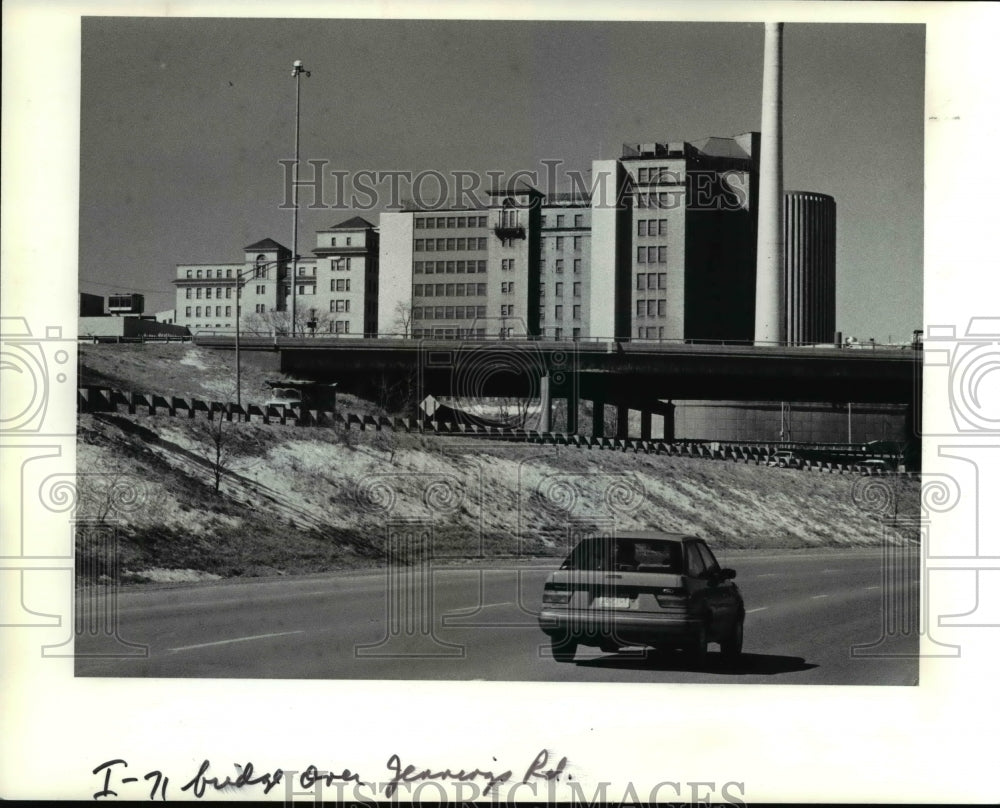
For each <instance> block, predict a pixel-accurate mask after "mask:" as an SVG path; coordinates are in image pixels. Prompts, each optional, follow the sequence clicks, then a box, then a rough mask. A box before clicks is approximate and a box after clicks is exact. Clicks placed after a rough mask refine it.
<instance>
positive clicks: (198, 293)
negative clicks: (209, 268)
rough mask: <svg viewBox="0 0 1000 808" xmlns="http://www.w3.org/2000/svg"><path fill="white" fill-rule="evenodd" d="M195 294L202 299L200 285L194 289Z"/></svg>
mask: <svg viewBox="0 0 1000 808" xmlns="http://www.w3.org/2000/svg"><path fill="white" fill-rule="evenodd" d="M194 296H195V298H196V299H197V300H201V287H200V286H199V287H198V288H197V289H195V290H194Z"/></svg>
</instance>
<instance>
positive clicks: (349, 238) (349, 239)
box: [345, 236, 351, 247]
mask: <svg viewBox="0 0 1000 808" xmlns="http://www.w3.org/2000/svg"><path fill="white" fill-rule="evenodd" d="M345 244H346V245H347V246H348V247H350V246H351V237H350V236H348V237H347V238H346V239H345Z"/></svg>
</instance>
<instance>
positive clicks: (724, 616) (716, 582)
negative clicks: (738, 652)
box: [694, 539, 740, 637]
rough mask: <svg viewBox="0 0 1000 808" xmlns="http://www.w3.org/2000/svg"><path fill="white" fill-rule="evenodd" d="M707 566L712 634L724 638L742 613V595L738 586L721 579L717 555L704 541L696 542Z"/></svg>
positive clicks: (706, 577) (706, 574)
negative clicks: (740, 612)
mask: <svg viewBox="0 0 1000 808" xmlns="http://www.w3.org/2000/svg"><path fill="white" fill-rule="evenodd" d="M694 547H696V548H697V550H698V552H699V553H700V555H701V557H702V560H703V562H704V565H705V579H706V589H705V600H706V603H708V606H709V608H710V609H711V611H712V632H710V634H711V633H714V635H715V636H720V637H721V636H723V635H725V634H727V633H728V632H729V630H730V629H731V628H732V625H733V622H734V621H735V620H737V619H738V617H739V611H740V594H739V589H738V588H737V586H736V584H735V583H734V582H733V581H731V580H723V579H722V578H721V577H720V572H721V569H722V568H721V567H720V566H719V562H718V560H716V558H715V554H714V553H713V552H712V551H711V550H710V549H709V547H708V545H707V544H705V542H704V541H702V540H700V539H698V540H697V541H695V542H694Z"/></svg>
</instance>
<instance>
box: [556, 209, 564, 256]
mask: <svg viewBox="0 0 1000 808" xmlns="http://www.w3.org/2000/svg"><path fill="white" fill-rule="evenodd" d="M558 218H560V219H561V218H562V216H560V217H558ZM562 248H563V237H562V236H556V249H557V250H561V249H562Z"/></svg>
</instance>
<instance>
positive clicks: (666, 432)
mask: <svg viewBox="0 0 1000 808" xmlns="http://www.w3.org/2000/svg"><path fill="white" fill-rule="evenodd" d="M676 409H677V405H676V404H674V402H672V401H668V402H667V403H666V404H663V405H662V409H661V410H660V414H661V415H663V439H664V440H673V439H674V410H676Z"/></svg>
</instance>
